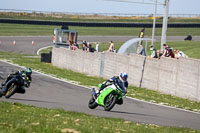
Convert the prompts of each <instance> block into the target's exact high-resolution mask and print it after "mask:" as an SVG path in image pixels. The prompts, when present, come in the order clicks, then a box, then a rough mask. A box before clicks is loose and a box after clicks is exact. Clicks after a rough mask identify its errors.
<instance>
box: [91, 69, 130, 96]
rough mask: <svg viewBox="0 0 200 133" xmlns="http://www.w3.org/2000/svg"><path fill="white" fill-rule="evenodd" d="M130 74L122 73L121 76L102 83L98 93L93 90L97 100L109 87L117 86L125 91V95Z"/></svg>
mask: <svg viewBox="0 0 200 133" xmlns="http://www.w3.org/2000/svg"><path fill="white" fill-rule="evenodd" d="M127 78H128V74H127V73H126V72H121V73H120V74H119V76H114V77H112V78H110V79H109V80H107V81H105V82H103V83H102V85H101V87H100V88H99V90H98V92H96V91H94V90H93V95H94V97H95V98H97V96H98V95H99V93H100V92H101V91H102V90H103V89H104V88H106V87H107V86H109V85H112V84H117V85H118V86H119V87H120V88H121V89H123V94H124V95H125V94H126V93H127V88H128V81H127Z"/></svg>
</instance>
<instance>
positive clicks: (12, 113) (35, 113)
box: [0, 102, 200, 133]
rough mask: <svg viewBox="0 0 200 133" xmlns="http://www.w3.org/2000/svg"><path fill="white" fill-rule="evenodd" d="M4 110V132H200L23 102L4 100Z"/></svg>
mask: <svg viewBox="0 0 200 133" xmlns="http://www.w3.org/2000/svg"><path fill="white" fill-rule="evenodd" d="M0 112H1V115H0V132H1V133H35V132H36V133H67V132H71V133H94V132H96V133H121V132H123V133H169V132H170V133H200V130H191V129H186V128H175V127H163V126H157V125H154V124H150V125H147V124H140V123H135V122H130V121H125V120H123V119H116V118H104V117H95V116H91V115H87V114H84V113H78V112H70V111H64V110H62V109H45V108H39V107H34V106H28V105H23V104H19V103H8V102H0Z"/></svg>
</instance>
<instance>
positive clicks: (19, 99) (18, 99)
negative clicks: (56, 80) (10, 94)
mask: <svg viewBox="0 0 200 133" xmlns="http://www.w3.org/2000/svg"><path fill="white" fill-rule="evenodd" d="M9 99H12V100H17V101H31V102H40V103H56V102H51V101H42V100H31V99H21V98H9Z"/></svg>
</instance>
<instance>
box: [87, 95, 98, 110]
mask: <svg viewBox="0 0 200 133" xmlns="http://www.w3.org/2000/svg"><path fill="white" fill-rule="evenodd" d="M97 106H98V104H97V103H96V102H95V99H94V98H93V97H91V99H90V101H89V103H88V107H89V108H90V109H95V108H96V107H97Z"/></svg>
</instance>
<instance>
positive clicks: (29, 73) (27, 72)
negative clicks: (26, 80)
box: [25, 67, 32, 75]
mask: <svg viewBox="0 0 200 133" xmlns="http://www.w3.org/2000/svg"><path fill="white" fill-rule="evenodd" d="M25 72H26V74H27V75H31V74H32V69H31V68H28V67H27V68H26V70H25Z"/></svg>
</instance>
